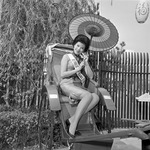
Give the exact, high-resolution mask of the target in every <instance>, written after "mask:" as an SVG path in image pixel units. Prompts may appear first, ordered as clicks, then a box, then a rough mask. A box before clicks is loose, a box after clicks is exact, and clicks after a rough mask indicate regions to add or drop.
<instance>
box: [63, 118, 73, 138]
mask: <svg viewBox="0 0 150 150" xmlns="http://www.w3.org/2000/svg"><path fill="white" fill-rule="evenodd" d="M65 123H66V130H67V133H68V134H69V135H70V137H71V138H75V135H73V134H71V133H70V132H69V127H70V121H69V119H67V120H66V121H65Z"/></svg>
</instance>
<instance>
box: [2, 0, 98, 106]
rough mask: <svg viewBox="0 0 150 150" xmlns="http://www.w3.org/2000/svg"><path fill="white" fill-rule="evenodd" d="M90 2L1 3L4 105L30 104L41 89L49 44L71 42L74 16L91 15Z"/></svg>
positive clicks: (33, 0)
mask: <svg viewBox="0 0 150 150" xmlns="http://www.w3.org/2000/svg"><path fill="white" fill-rule="evenodd" d="M95 9H96V7H95V5H94V2H93V1H92V0H80V1H78V0H75V1H74V0H62V1H61V2H60V3H59V4H55V3H54V1H51V0H11V1H10V0H3V5H2V16H1V22H0V31H1V34H0V83H1V85H0V86H1V87H0V89H1V93H2V98H3V99H4V101H5V103H6V104H7V106H10V105H11V104H14V103H19V102H20V101H23V102H24V101H28V103H29V104H28V105H29V106H30V104H31V103H32V101H33V99H34V95H35V93H36V94H38V93H39V91H40V90H41V87H42V84H41V83H42V76H43V59H44V53H45V48H46V46H47V44H48V43H55V42H59V43H70V42H71V38H70V37H69V35H68V24H69V21H70V20H71V19H72V17H73V16H75V15H77V14H80V13H86V12H94V11H96V10H95Z"/></svg>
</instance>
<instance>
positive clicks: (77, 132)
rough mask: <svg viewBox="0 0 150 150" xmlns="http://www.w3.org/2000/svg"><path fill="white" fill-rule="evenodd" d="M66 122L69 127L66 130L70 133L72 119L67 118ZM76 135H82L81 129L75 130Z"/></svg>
mask: <svg viewBox="0 0 150 150" xmlns="http://www.w3.org/2000/svg"><path fill="white" fill-rule="evenodd" d="M65 123H66V127H67V129H66V130H67V132H68V133H69V127H70V121H69V119H67V120H66V121H65ZM75 135H77V136H80V135H81V133H80V131H78V130H76V131H75Z"/></svg>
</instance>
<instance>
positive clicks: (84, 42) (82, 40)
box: [72, 34, 90, 52]
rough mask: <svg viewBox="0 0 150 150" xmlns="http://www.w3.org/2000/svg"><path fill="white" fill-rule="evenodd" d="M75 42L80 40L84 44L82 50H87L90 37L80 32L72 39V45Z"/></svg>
mask: <svg viewBox="0 0 150 150" xmlns="http://www.w3.org/2000/svg"><path fill="white" fill-rule="evenodd" d="M77 42H81V43H82V44H84V45H85V49H84V52H87V51H88V49H89V47H90V39H89V38H88V37H87V36H85V35H82V34H80V35H78V36H76V37H75V39H74V40H73V43H72V45H73V46H74V45H75V44H76V43H77Z"/></svg>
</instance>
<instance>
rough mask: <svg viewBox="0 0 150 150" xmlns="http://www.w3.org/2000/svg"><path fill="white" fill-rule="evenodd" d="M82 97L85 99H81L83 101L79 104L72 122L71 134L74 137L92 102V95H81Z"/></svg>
mask: <svg viewBox="0 0 150 150" xmlns="http://www.w3.org/2000/svg"><path fill="white" fill-rule="evenodd" d="M81 97H83V98H82V99H81V101H80V102H79V104H78V106H77V109H76V112H75V114H74V115H73V118H74V119H73V120H70V123H71V124H70V128H69V132H70V133H71V134H72V135H74V133H75V131H76V127H77V124H78V122H79V120H80V118H81V116H82V115H83V114H84V113H85V111H86V110H87V108H88V106H89V104H90V103H91V101H92V94H91V93H89V92H86V93H84V94H83V95H81Z"/></svg>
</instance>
